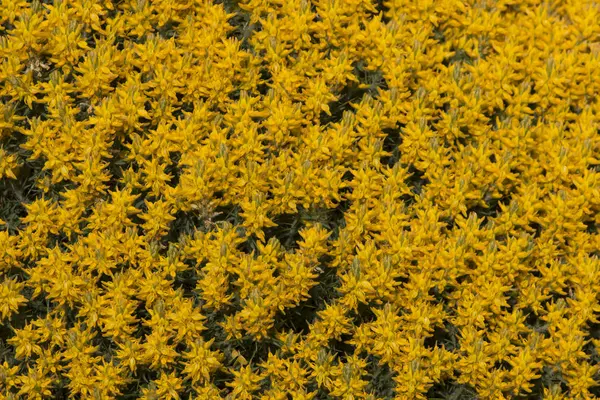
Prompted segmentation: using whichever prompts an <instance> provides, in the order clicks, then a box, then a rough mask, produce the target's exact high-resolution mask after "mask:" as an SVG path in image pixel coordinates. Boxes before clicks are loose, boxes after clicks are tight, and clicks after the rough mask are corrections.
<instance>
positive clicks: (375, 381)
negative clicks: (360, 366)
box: [366, 355, 396, 399]
mask: <svg viewBox="0 0 600 400" xmlns="http://www.w3.org/2000/svg"><path fill="white" fill-rule="evenodd" d="M368 362H369V363H368V367H367V368H368V369H367V373H368V378H367V380H368V381H369V384H368V385H367V387H366V391H367V392H368V393H370V394H372V395H374V396H376V397H379V398H384V399H392V398H394V389H395V387H396V383H395V382H394V373H393V372H392V370H391V369H390V367H389V365H388V364H381V363H380V358H379V357H376V356H372V355H369V356H368Z"/></svg>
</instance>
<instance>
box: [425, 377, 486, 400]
mask: <svg viewBox="0 0 600 400" xmlns="http://www.w3.org/2000/svg"><path fill="white" fill-rule="evenodd" d="M426 397H427V398H428V399H436V400H476V399H478V396H477V391H476V390H475V388H473V387H472V386H471V385H468V384H464V383H458V382H456V380H454V379H450V378H448V379H445V380H443V381H441V382H436V383H434V384H433V385H432V386H431V388H429V390H428V391H427V394H426Z"/></svg>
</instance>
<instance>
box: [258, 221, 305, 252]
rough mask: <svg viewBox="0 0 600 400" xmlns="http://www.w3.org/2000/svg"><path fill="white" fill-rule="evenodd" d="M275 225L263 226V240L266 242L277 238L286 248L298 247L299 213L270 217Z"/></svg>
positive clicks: (300, 225) (300, 222)
mask: <svg viewBox="0 0 600 400" xmlns="http://www.w3.org/2000/svg"><path fill="white" fill-rule="evenodd" d="M272 221H273V222H274V223H276V224H277V226H273V227H269V228H265V229H264V230H263V231H264V234H265V240H266V241H267V242H268V241H269V240H270V239H271V238H277V239H278V240H279V241H280V243H281V245H282V246H283V247H284V248H285V249H286V250H291V249H295V248H298V246H297V243H298V241H299V240H300V239H301V236H300V229H301V228H302V226H303V224H302V218H301V216H300V213H296V214H279V215H277V216H275V217H273V218H272Z"/></svg>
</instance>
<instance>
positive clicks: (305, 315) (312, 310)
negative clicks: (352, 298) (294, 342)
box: [275, 264, 340, 334]
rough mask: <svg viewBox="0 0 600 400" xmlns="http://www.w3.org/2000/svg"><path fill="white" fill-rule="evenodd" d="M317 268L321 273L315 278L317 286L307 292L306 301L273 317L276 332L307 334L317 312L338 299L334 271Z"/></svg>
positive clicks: (321, 266)
mask: <svg viewBox="0 0 600 400" xmlns="http://www.w3.org/2000/svg"><path fill="white" fill-rule="evenodd" d="M319 268H321V269H322V270H323V272H321V273H320V274H319V276H318V277H317V284H316V285H315V286H313V287H312V288H311V289H310V290H309V291H308V296H309V297H308V299H306V300H305V301H303V302H302V303H300V304H299V305H297V306H296V307H293V308H290V309H288V310H286V312H285V314H284V313H282V312H278V313H277V315H276V316H275V327H276V329H277V330H278V331H279V330H291V331H292V332H294V333H302V334H307V333H308V331H309V325H310V324H311V323H313V322H314V321H316V318H317V312H319V311H321V310H324V309H325V307H326V305H327V304H329V303H331V302H332V301H333V300H334V299H336V298H337V297H339V293H338V292H337V290H336V289H337V287H338V286H339V284H340V282H339V277H338V276H337V274H336V269H334V268H329V267H327V266H326V265H325V264H321V265H320V266H319Z"/></svg>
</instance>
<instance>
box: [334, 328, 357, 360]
mask: <svg viewBox="0 0 600 400" xmlns="http://www.w3.org/2000/svg"><path fill="white" fill-rule="evenodd" d="M351 339H352V334H343V335H341V336H340V338H339V339H331V340H330V341H329V346H328V347H329V348H330V349H331V350H332V353H333V354H335V355H336V356H337V357H338V360H340V361H345V360H346V359H347V357H348V356H351V355H352V354H354V351H355V350H356V347H355V346H354V345H351V344H349V343H348V341H350V340H351Z"/></svg>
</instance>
